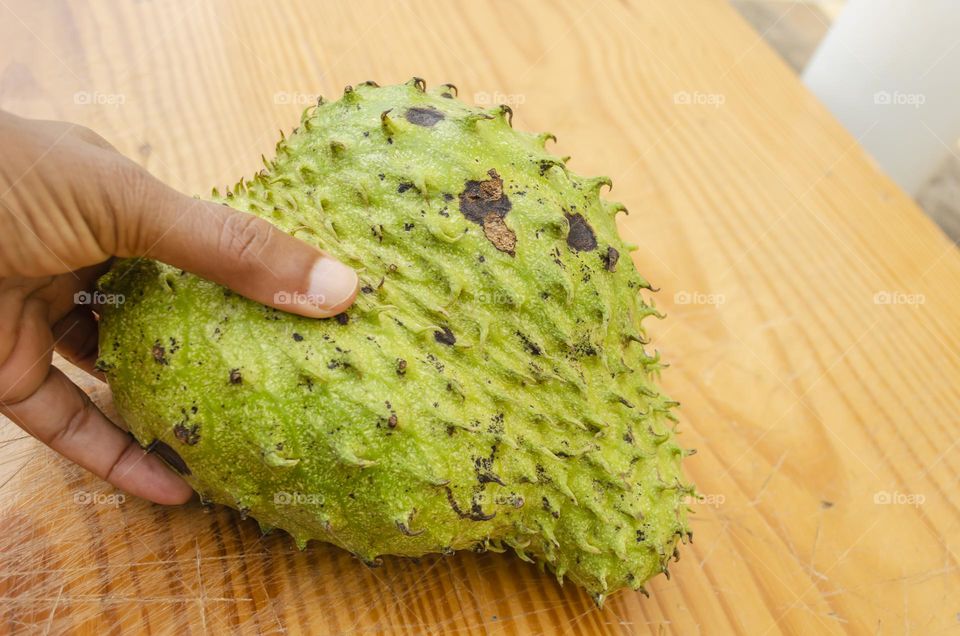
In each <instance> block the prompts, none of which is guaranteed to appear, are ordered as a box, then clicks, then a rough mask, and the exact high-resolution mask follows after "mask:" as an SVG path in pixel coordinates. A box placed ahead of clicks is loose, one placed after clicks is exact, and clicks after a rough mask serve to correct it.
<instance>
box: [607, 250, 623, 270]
mask: <svg viewBox="0 0 960 636" xmlns="http://www.w3.org/2000/svg"><path fill="white" fill-rule="evenodd" d="M619 260H620V252H618V251H617V250H615V249H613V248H612V247H608V248H607V255H606V256H605V257H604V259H603V266H604V267H606V268H607V271H608V272H615V271H617V261H619Z"/></svg>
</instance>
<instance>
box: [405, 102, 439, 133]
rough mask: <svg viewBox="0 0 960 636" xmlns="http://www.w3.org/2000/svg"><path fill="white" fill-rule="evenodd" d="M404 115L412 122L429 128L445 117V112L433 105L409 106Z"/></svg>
mask: <svg viewBox="0 0 960 636" xmlns="http://www.w3.org/2000/svg"><path fill="white" fill-rule="evenodd" d="M404 117H406V118H407V121H408V122H410V123H411V124H415V125H417V126H423V127H424V128H429V127H431V126H433V125H434V124H436V123H437V122H438V121H440V120H441V119H443V113H441V112H440V111H439V110H437V109H436V108H433V107H431V106H426V107H419V106H416V107H414V108H408V109H407V112H406V114H405V115H404Z"/></svg>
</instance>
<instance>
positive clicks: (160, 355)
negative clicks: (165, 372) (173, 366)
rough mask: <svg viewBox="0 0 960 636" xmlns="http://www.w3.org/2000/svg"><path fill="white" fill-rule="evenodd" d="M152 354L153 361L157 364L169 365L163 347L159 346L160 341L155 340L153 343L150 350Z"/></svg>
mask: <svg viewBox="0 0 960 636" xmlns="http://www.w3.org/2000/svg"><path fill="white" fill-rule="evenodd" d="M150 352H151V353H152V354H153V360H154V361H155V362H157V363H158V364H170V361H169V360H167V357H166V355H165V354H166V350H165V349H164V348H163V345H162V344H160V341H159V340H157V341H156V342H155V343H153V348H152V349H151V350H150Z"/></svg>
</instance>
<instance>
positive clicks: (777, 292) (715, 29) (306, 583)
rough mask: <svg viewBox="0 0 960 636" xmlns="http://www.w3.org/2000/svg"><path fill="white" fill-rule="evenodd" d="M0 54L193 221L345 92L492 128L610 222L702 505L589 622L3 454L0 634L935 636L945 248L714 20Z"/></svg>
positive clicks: (14, 5)
mask: <svg viewBox="0 0 960 636" xmlns="http://www.w3.org/2000/svg"><path fill="white" fill-rule="evenodd" d="M0 42H2V43H3V44H2V46H0V107H3V108H7V109H9V110H13V111H15V112H18V113H21V114H25V115H33V116H39V117H56V118H66V119H71V120H74V121H77V122H81V123H84V124H86V125H89V126H91V127H93V128H95V129H97V130H99V131H100V132H101V133H103V134H104V135H105V136H106V137H107V138H108V139H109V140H110V141H111V142H112V143H114V144H115V145H116V146H117V147H118V148H120V149H122V150H123V151H124V152H126V153H129V154H130V155H131V156H133V157H135V158H137V159H138V160H139V161H141V162H142V163H143V164H145V165H146V166H147V167H148V168H149V169H150V170H152V171H153V172H154V173H155V174H157V175H158V176H159V177H161V178H163V179H165V180H167V181H168V182H170V183H171V184H173V185H175V186H177V187H179V188H181V189H182V190H184V191H188V192H201V193H205V192H207V191H208V190H209V188H210V186H212V185H214V184H221V185H222V184H225V183H228V182H233V181H235V180H236V178H237V177H239V176H240V175H244V174H251V173H252V172H253V171H255V170H256V169H257V168H258V166H259V163H260V154H261V153H266V154H269V153H270V151H271V149H272V146H273V143H274V141H275V138H276V136H277V129H278V128H281V127H282V128H284V129H287V130H289V129H290V128H291V127H292V126H293V125H294V124H295V123H296V122H297V121H298V115H299V112H300V110H301V109H302V107H303V106H305V105H306V104H307V103H308V102H310V101H312V100H313V99H314V95H315V94H316V93H322V94H325V95H327V96H336V95H338V94H339V92H340V91H341V90H342V87H343V86H344V85H345V84H348V83H355V82H359V81H362V80H365V79H376V80H378V81H379V82H381V83H388V82H397V81H402V80H405V79H407V78H409V77H410V76H412V75H418V76H421V77H424V78H426V79H427V81H428V82H429V83H433V84H436V83H441V82H447V81H450V82H454V83H455V84H457V85H458V86H459V88H460V94H461V95H462V96H465V97H466V99H467V100H468V101H470V100H476V101H478V102H484V101H491V102H495V101H507V102H509V103H511V105H512V106H514V110H515V111H516V117H515V120H514V123H515V125H516V126H518V127H521V128H523V129H527V130H551V131H553V132H556V133H557V134H558V136H559V138H560V142H559V144H558V146H557V152H558V153H559V154H564V155H565V154H571V155H573V160H572V162H571V166H572V167H573V169H575V170H576V171H578V172H581V173H585V174H609V175H610V176H612V177H613V179H614V182H615V189H614V191H613V195H614V197H615V198H616V199H618V200H621V201H623V202H624V203H625V204H626V205H627V206H628V207H629V209H630V210H631V214H630V216H628V217H622V218H623V223H622V229H623V232H624V234H625V235H626V237H627V240H630V241H633V242H636V243H638V244H639V245H640V246H641V249H640V250H639V251H638V252H637V253H636V254H635V255H634V259H635V261H636V264H637V266H638V267H639V268H640V270H641V271H642V272H643V273H644V274H645V275H646V276H647V277H648V278H650V279H651V280H652V281H654V282H655V283H656V284H657V285H658V286H659V287H660V288H661V291H660V292H659V293H658V294H656V300H657V302H658V304H659V305H660V306H661V307H662V308H663V309H665V310H666V312H667V313H668V314H669V317H668V319H667V320H665V321H663V322H662V323H660V324H658V325H656V326H655V328H654V334H653V336H654V338H655V343H656V344H657V346H658V347H659V349H660V350H661V351H662V353H663V355H664V357H665V358H666V359H667V360H668V361H670V362H671V363H672V367H671V368H670V369H668V370H667V371H666V372H665V373H664V383H665V385H666V389H667V391H668V392H669V393H670V394H672V395H673V396H675V397H676V398H678V399H679V400H680V401H681V402H682V403H683V407H682V410H681V416H682V429H683V431H684V434H683V441H684V442H685V444H686V445H687V446H693V447H696V448H698V449H699V454H698V455H696V456H695V457H693V458H691V459H690V460H689V461H688V462H687V470H688V474H689V475H690V477H691V478H692V479H693V480H694V481H695V482H696V483H697V484H698V486H699V489H700V491H701V492H702V493H703V499H702V501H701V502H700V503H698V504H697V505H696V506H695V508H696V509H697V514H696V515H695V516H694V519H693V521H692V526H693V528H694V530H695V532H696V543H695V544H694V545H693V546H690V547H687V548H686V549H684V550H683V557H682V559H681V561H680V562H679V563H678V564H676V566H675V567H674V568H673V569H672V573H673V575H674V576H673V578H672V580H669V581H668V580H666V579H665V578H662V577H661V578H658V579H656V580H655V581H654V582H653V583H652V585H650V589H651V592H652V598H650V599H646V598H644V597H642V596H640V595H638V594H633V593H625V594H619V595H617V596H615V597H613V598H612V599H611V600H610V601H608V603H607V605H606V607H605V608H604V609H603V610H597V609H594V608H593V606H592V604H591V601H590V599H589V598H588V597H587V596H586V595H585V594H583V593H581V592H580V591H578V590H577V589H575V588H574V587H572V586H566V587H562V588H561V587H560V586H558V585H557V584H556V582H555V581H553V580H552V579H551V578H550V577H549V576H547V575H543V574H540V573H539V572H538V571H537V569H536V568H534V567H532V566H529V565H527V564H524V563H521V562H520V561H519V560H517V559H515V558H512V557H510V556H508V555H502V556H498V555H482V556H481V555H474V554H459V555H457V556H455V557H452V558H427V559H423V560H421V561H420V562H412V561H402V560H391V559H388V560H387V562H386V564H385V566H384V567H383V568H380V569H375V570H370V569H367V568H366V567H365V566H364V565H362V564H360V563H359V562H357V561H356V560H354V559H352V558H351V557H350V556H349V555H347V554H345V553H343V552H341V551H338V550H336V549H333V548H329V547H325V546H322V545H316V546H314V547H312V548H311V549H309V550H307V551H306V552H303V553H300V552H297V551H296V550H295V548H294V547H293V546H292V544H291V542H290V541H289V539H288V538H287V537H285V536H283V535H276V536H273V535H271V536H267V537H260V536H259V534H258V532H257V531H256V527H255V524H254V523H253V522H252V521H249V520H248V521H241V520H240V518H239V517H238V516H237V515H236V514H234V513H233V512H230V511H227V510H215V511H212V512H210V513H209V514H204V513H203V512H202V511H201V509H200V507H199V506H197V505H188V506H184V507H182V508H161V507H158V506H151V505H147V504H145V503H144V502H142V501H136V500H133V499H131V498H123V497H122V493H117V492H115V491H113V490H112V489H110V488H109V487H107V486H105V485H104V484H102V483H99V482H98V481H97V480H95V479H92V478H90V477H89V476H88V475H86V474H84V473H82V472H81V471H79V470H78V469H76V468H74V467H72V466H70V465H68V464H66V463H65V462H64V461H62V460H61V459H59V458H58V457H56V456H54V455H53V454H52V453H51V452H49V451H47V450H45V449H44V448H40V447H38V446H37V445H36V444H35V443H33V442H32V441H30V440H23V439H18V438H20V437H22V434H21V433H19V431H18V430H17V429H14V428H13V427H12V426H10V425H7V426H6V428H4V429H2V435H3V437H2V439H3V441H2V443H0V454H2V455H0V456H2V467H3V476H2V478H0V484H2V487H0V526H2V531H0V616H2V623H0V625H2V628H0V629H3V630H4V631H22V632H23V633H33V632H43V633H47V632H53V633H56V632H63V631H67V630H75V631H77V632H78V633H91V634H105V633H131V632H133V631H135V630H136V629H138V628H139V629H145V630H148V631H149V632H152V633H161V634H165V633H222V632H226V631H230V630H238V631H242V632H245V633H300V632H313V633H321V632H324V631H331V632H347V633H353V632H364V633H378V632H392V633H411V634H413V633H416V634H419V633H425V632H440V631H451V632H453V631H457V632H477V633H492V634H500V633H528V632H545V633H574V632H584V633H647V632H656V633H677V634H691V633H697V632H706V633H711V634H720V633H737V634H750V635H755V634H773V633H780V632H783V633H792V634H801V633H802V634H811V633H834V632H836V633H840V632H849V633H857V634H862V633H871V634H873V633H883V634H894V633H903V632H907V631H909V632H916V633H924V634H935V633H945V632H956V631H957V630H958V629H960V620H958V616H960V614H958V613H960V598H958V594H957V590H958V589H960V573H958V570H957V563H958V553H957V551H958V542H960V509H958V506H960V489H958V488H957V482H958V475H960V459H958V452H960V447H958V445H957V439H958V438H957V420H958V416H957V413H958V407H960V358H958V355H957V351H958V346H960V300H958V294H957V289H958V284H960V283H958V281H960V258H958V254H957V250H956V249H955V247H954V246H953V245H952V244H951V243H949V242H948V241H947V240H946V239H945V238H944V237H943V236H942V234H941V233H940V232H939V231H938V230H937V229H936V228H935V227H934V226H933V225H932V224H931V223H930V222H929V221H928V220H927V219H926V218H925V217H924V216H923V215H922V214H921V212H920V211H919V210H918V209H917V208H916V207H915V206H914V205H913V203H912V202H911V201H910V200H909V199H908V197H906V196H905V195H904V194H903V193H902V192H901V191H899V190H898V189H897V188H896V187H895V186H894V185H893V184H892V183H891V182H890V181H889V180H888V179H887V178H885V177H884V176H883V175H882V174H880V172H879V171H878V170H877V169H876V167H875V166H874V165H873V164H872V163H871V162H870V160H869V159H868V158H867V157H866V156H865V155H864V153H863V151H862V150H861V149H860V147H859V146H858V144H857V143H856V140H854V139H852V138H851V137H850V136H849V135H848V134H846V133H845V132H844V130H843V129H842V128H841V127H840V126H839V125H838V124H837V123H836V122H835V121H834V120H833V119H832V118H831V117H830V116H829V115H828V113H827V112H826V111H825V110H824V108H823V107H822V106H821V105H820V104H818V102H817V101H816V100H814V99H813V98H812V97H811V96H810V95H809V94H808V93H807V92H806V91H805V90H804V89H803V87H802V86H801V85H800V83H799V82H798V81H797V79H796V78H795V77H794V76H793V75H792V74H791V73H790V72H789V71H788V70H787V68H786V67H785V66H784V64H783V63H782V62H781V61H780V60H779V59H778V58H777V57H776V56H775V55H774V54H773V53H772V52H771V51H770V50H769V49H768V48H767V47H766V46H765V45H764V43H763V42H762V41H761V39H760V37H759V36H758V35H757V34H756V33H754V32H753V31H751V30H750V29H749V27H747V26H746V25H745V24H744V23H743V22H741V21H740V20H739V18H737V17H736V16H735V15H734V13H733V12H732V11H731V9H730V8H729V7H728V6H727V5H726V4H725V3H723V2H721V1H719V0H714V1H707V0H703V1H699V0H679V1H678V0H649V1H645V2H621V1H619V0H584V1H577V2H546V1H544V2H539V1H533V0H526V1H524V2H507V1H503V0H496V1H492V2H483V3H453V2H443V1H435V2H431V1H425V0H424V1H421V0H400V1H398V2H390V3H387V2H379V3H378V2H360V1H352V2H350V3H333V2H326V3H321V2H298V3H292V2H271V3H260V2H253V1H250V2H231V3H228V2H178V3H167V2H161V1H159V0H153V1H150V2H146V1H142V2H106V1H102V2H97V1H91V2H82V1H79V0H77V1H66V0H59V1H54V2H45V3H34V2H30V1H29V0H16V1H14V0H3V2H2V3H0ZM868 134H869V133H868ZM945 141H948V142H950V141H952V140H945ZM91 390H92V391H94V393H96V394H97V395H98V399H101V401H109V400H108V397H107V396H106V395H105V394H104V393H103V389H102V387H101V388H97V387H95V386H91Z"/></svg>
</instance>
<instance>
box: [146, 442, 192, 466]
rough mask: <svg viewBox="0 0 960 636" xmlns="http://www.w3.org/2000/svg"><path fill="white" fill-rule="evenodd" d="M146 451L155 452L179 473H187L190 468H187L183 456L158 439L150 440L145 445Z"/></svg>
mask: <svg viewBox="0 0 960 636" xmlns="http://www.w3.org/2000/svg"><path fill="white" fill-rule="evenodd" d="M147 452H148V453H156V454H157V455H159V456H160V459H162V460H163V461H165V462H167V464H169V465H170V467H171V468H173V469H174V470H175V471H177V472H178V473H180V474H181V475H189V474H190V469H189V468H187V463H186V462H185V461H183V458H182V457H180V455H178V454H177V451H175V450H173V449H172V448H170V445H169V444H167V443H165V442H161V441H160V440H158V439H155V440H153V441H152V442H150V445H149V446H147Z"/></svg>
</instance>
